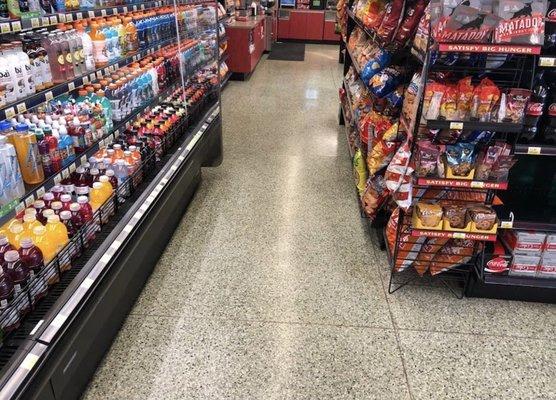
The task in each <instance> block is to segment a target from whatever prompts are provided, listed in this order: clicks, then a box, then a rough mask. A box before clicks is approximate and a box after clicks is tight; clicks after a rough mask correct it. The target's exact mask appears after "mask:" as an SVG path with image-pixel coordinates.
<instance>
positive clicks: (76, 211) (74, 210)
mask: <svg viewBox="0 0 556 400" xmlns="http://www.w3.org/2000/svg"><path fill="white" fill-rule="evenodd" d="M70 211H71V222H72V223H73V225H74V226H75V228H76V229H81V227H82V226H83V224H84V223H85V221H84V220H83V217H82V216H81V206H80V205H79V203H71V205H70Z"/></svg>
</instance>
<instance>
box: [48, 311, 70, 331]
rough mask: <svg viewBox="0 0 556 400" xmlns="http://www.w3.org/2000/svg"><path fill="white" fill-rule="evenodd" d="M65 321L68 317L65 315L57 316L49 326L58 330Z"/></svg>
mask: <svg viewBox="0 0 556 400" xmlns="http://www.w3.org/2000/svg"><path fill="white" fill-rule="evenodd" d="M66 319H68V317H66V316H65V315H63V314H58V315H56V316H55V317H54V319H53V320H52V322H51V323H50V325H52V326H55V327H56V328H60V327H61V326H62V325H63V324H64V322H65V321H66Z"/></svg>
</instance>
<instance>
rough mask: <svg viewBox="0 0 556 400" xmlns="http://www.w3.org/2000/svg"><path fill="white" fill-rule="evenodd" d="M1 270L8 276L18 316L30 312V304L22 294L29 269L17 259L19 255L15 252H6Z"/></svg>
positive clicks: (26, 282) (26, 283)
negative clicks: (11, 284)
mask: <svg viewBox="0 0 556 400" xmlns="http://www.w3.org/2000/svg"><path fill="white" fill-rule="evenodd" d="M2 270H3V271H4V272H5V273H6V274H7V275H9V276H10V278H11V281H12V283H13V285H14V302H15V304H14V306H15V307H16V308H17V309H18V312H19V315H21V316H23V315H25V314H27V313H28V312H29V311H30V310H31V303H30V302H29V298H28V297H27V296H25V295H24V294H22V292H23V291H25V290H27V285H28V284H29V280H30V278H31V276H30V273H29V269H27V267H26V266H25V265H24V264H23V263H22V262H21V260H20V259H19V253H18V252H17V251H16V250H10V251H7V252H6V254H4V263H3V264H2Z"/></svg>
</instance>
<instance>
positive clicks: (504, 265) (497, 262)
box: [486, 257, 509, 273]
mask: <svg viewBox="0 0 556 400" xmlns="http://www.w3.org/2000/svg"><path fill="white" fill-rule="evenodd" d="M508 264H509V262H508V260H506V259H504V258H502V257H496V258H493V259H492V260H489V261H488V262H487V264H486V269H487V270H488V272H494V273H496V272H504V271H506V270H507V269H508Z"/></svg>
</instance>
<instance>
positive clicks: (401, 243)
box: [386, 208, 426, 272]
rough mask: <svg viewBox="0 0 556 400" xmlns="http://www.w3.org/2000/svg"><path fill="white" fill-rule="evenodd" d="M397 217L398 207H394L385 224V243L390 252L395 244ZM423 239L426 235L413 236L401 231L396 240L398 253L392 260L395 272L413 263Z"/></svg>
mask: <svg viewBox="0 0 556 400" xmlns="http://www.w3.org/2000/svg"><path fill="white" fill-rule="evenodd" d="M399 219H400V209H399V208H396V209H395V210H394V212H392V215H391V216H390V219H389V220H388V223H387V224H386V244H387V245H388V248H389V249H390V253H391V254H394V248H395V246H396V236H397V233H398V224H399V223H400V221H399ZM425 241H426V237H423V236H422V237H413V236H411V235H410V234H408V233H406V232H403V231H402V232H401V233H400V238H399V240H398V253H397V257H396V259H395V260H394V270H395V271H396V272H402V271H405V270H406V269H407V268H409V267H410V266H411V265H413V262H414V261H415V259H416V258H417V257H418V255H419V250H420V249H421V248H422V247H423V244H424V243H425Z"/></svg>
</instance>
